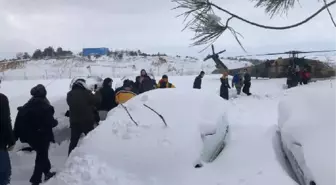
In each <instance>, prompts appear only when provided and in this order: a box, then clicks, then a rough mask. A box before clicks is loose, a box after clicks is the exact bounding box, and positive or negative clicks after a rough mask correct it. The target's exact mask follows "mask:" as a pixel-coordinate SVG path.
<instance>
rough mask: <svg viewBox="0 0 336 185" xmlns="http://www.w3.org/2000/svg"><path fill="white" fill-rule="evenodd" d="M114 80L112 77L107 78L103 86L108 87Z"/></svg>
mask: <svg viewBox="0 0 336 185" xmlns="http://www.w3.org/2000/svg"><path fill="white" fill-rule="evenodd" d="M111 82H113V80H112V79H111V78H105V79H104V81H103V87H107V86H108V84H109V83H111Z"/></svg>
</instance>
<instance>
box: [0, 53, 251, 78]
mask: <svg viewBox="0 0 336 185" xmlns="http://www.w3.org/2000/svg"><path fill="white" fill-rule="evenodd" d="M223 62H224V63H225V65H227V66H228V68H230V69H235V68H240V67H244V66H249V65H251V63H250V62H244V61H234V60H223ZM141 69H146V70H147V72H148V73H151V74H153V75H155V76H161V75H163V74H167V75H169V76H184V75H197V74H198V73H199V72H200V71H201V70H203V71H205V72H206V73H207V74H210V73H211V72H212V71H213V70H214V69H215V63H214V62H212V61H207V62H203V61H202V60H199V59H196V58H190V57H179V56H177V57H172V56H160V57H158V56H146V57H144V56H134V57H131V56H127V57H124V58H123V59H122V60H117V59H114V58H110V57H100V58H98V59H92V60H88V59H86V58H81V57H75V58H69V59H47V60H28V61H15V62H7V63H2V64H0V78H2V79H5V80H22V79H58V78H73V77H75V76H87V75H95V76H101V77H105V76H109V77H114V78H117V77H124V76H134V75H138V74H139V71H140V70H141Z"/></svg>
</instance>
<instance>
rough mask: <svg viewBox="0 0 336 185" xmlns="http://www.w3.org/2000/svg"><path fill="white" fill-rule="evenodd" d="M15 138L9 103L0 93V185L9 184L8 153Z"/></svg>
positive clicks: (9, 165) (9, 167)
mask: <svg viewBox="0 0 336 185" xmlns="http://www.w3.org/2000/svg"><path fill="white" fill-rule="evenodd" d="M14 145H15V137H14V133H13V130H12V121H11V118H10V108H9V101H8V98H7V96H6V95H4V94H2V93H0V184H1V185H7V184H9V183H10V176H11V163H10V159H9V154H8V151H9V150H11V149H13V147H14Z"/></svg>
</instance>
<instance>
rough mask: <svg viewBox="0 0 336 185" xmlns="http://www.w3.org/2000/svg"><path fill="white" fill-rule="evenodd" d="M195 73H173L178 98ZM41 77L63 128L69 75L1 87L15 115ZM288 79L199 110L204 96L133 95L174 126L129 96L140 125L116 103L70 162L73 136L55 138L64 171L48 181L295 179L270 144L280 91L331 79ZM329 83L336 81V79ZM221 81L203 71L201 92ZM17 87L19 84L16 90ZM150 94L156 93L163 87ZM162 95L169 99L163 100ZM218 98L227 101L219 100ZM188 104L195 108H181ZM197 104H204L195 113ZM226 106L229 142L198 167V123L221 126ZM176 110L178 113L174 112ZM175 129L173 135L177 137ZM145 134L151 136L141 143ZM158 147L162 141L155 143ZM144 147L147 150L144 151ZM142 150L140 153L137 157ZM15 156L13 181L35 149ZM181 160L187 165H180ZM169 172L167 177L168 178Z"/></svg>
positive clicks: (57, 162)
mask: <svg viewBox="0 0 336 185" xmlns="http://www.w3.org/2000/svg"><path fill="white" fill-rule="evenodd" d="M193 78H194V77H193V76H185V77H178V76H176V77H174V76H172V77H170V81H171V82H172V83H174V84H175V85H176V87H177V90H178V91H179V92H181V95H182V96H181V99H182V98H185V99H186V101H188V100H190V99H192V97H191V96H190V95H189V94H187V95H186V94H183V91H185V92H189V91H190V89H191V87H192V82H193ZM117 81H118V79H116V80H115V83H117ZM37 83H42V84H45V85H47V89H48V98H50V99H51V102H52V104H53V105H55V109H56V117H57V119H59V120H61V121H60V122H61V123H60V125H61V126H59V128H58V130H62V129H63V128H67V124H68V120H67V118H65V117H64V112H65V111H66V110H67V106H66V103H65V94H66V92H67V91H68V90H69V83H70V79H69V80H68V79H66V80H40V81H36V80H22V81H11V82H9V81H4V82H3V83H2V87H1V89H0V91H1V92H3V93H5V94H6V95H7V96H8V97H9V99H10V105H11V111H12V118H15V115H16V107H17V106H18V105H21V104H23V103H25V101H26V100H28V98H29V97H30V96H29V91H30V88H31V87H32V86H33V85H36V84H37ZM284 83H285V79H272V80H262V79H261V80H253V81H252V87H251V92H252V93H254V94H255V96H251V97H247V96H245V95H241V96H239V97H238V98H236V99H231V100H230V101H228V102H223V100H221V99H218V98H219V97H217V98H215V97H213V98H214V100H215V99H218V101H217V100H216V102H213V103H211V102H206V101H205V100H203V103H204V105H208V106H204V107H201V109H200V107H196V106H199V105H200V104H202V100H201V101H199V102H192V103H190V105H187V104H183V105H176V101H173V100H171V99H169V95H166V96H162V97H155V98H162V99H163V100H161V99H160V101H157V104H156V103H155V101H153V103H152V102H151V98H152V97H151V96H148V97H147V98H144V97H141V96H139V97H136V98H135V99H134V102H143V101H147V102H148V105H149V106H152V107H153V108H155V109H156V110H157V111H158V112H159V113H161V114H163V115H164V116H165V118H166V120H167V123H168V124H169V125H170V124H172V128H170V127H169V128H164V124H163V122H162V120H161V119H160V118H159V117H158V116H157V115H155V114H154V113H153V112H151V111H150V110H148V109H146V108H145V107H141V105H139V106H138V105H132V102H129V105H128V104H126V106H129V107H130V112H131V114H132V115H133V116H134V118H135V119H136V120H138V121H139V125H141V126H139V128H138V127H135V126H134V125H133V123H131V122H130V119H129V118H128V117H127V114H126V113H125V111H124V110H123V109H121V108H120V107H119V108H117V109H116V110H114V111H112V112H111V113H109V116H110V117H109V118H108V120H106V121H105V122H103V123H102V124H101V125H100V126H99V127H97V129H96V130H95V131H93V132H92V133H91V134H90V135H89V136H88V137H86V138H85V139H83V141H82V143H80V144H79V146H80V147H79V148H78V149H76V150H75V151H74V153H73V154H72V155H71V156H70V158H69V160H67V162H66V163H65V161H66V158H67V157H66V155H67V147H68V144H69V143H68V141H64V142H63V143H61V145H60V146H58V145H56V144H55V145H52V147H51V149H50V156H51V161H52V164H53V165H54V168H55V169H57V170H58V171H61V173H59V176H58V177H57V178H56V179H53V180H51V181H50V182H49V183H47V184H51V185H54V184H64V182H63V181H66V182H67V184H71V185H72V184H85V182H87V184H120V185H125V184H134V185H137V184H165V183H166V184H169V182H170V184H177V185H179V184H196V185H197V184H209V185H211V184H213V185H215V184H216V185H224V184H230V185H231V184H233V185H235V184H250V185H259V184H275V185H291V184H296V182H294V181H293V180H292V179H291V178H290V177H289V176H288V175H287V173H286V172H285V170H284V169H283V168H282V167H281V165H280V163H279V162H278V160H277V156H276V153H275V151H274V149H273V142H272V139H273V137H274V134H275V130H276V125H277V122H278V112H277V108H278V103H279V101H280V99H281V98H282V97H284V96H291V95H292V93H291V92H292V91H294V90H295V91H297V93H301V94H304V92H305V89H310V88H314V89H317V90H318V89H319V88H317V87H316V85H317V84H321V86H330V84H331V83H330V82H323V83H322V82H318V83H316V84H310V85H308V86H306V87H304V88H303V87H299V88H297V89H293V90H286V91H285V90H284V89H283V84H284ZM332 83H333V84H334V81H332ZM19 85H20V86H19ZM219 86H220V82H219V76H218V75H209V76H206V77H205V78H204V80H203V85H202V88H203V89H202V90H201V91H202V92H199V93H206V94H212V95H207V96H209V98H212V96H218V93H219ZM17 87H22V88H20V90H18V89H17ZM168 91H169V90H167V92H168ZM151 93H153V94H156V93H159V91H157V92H151ZM230 93H231V95H234V94H235V90H234V89H232V90H230ZM189 96H190V97H189ZM155 98H154V99H153V100H155ZM214 100H213V101H214ZM161 101H162V102H164V103H161V104H160V102H161ZM211 101H212V100H211ZM221 101H222V102H223V105H222V104H221V103H220V102H221ZM209 104H210V106H209ZM214 105H216V106H214ZM179 106H181V107H179ZM194 106H195V107H194ZM221 106H223V107H221ZM184 107H190V108H189V109H187V110H185V109H183V111H181V109H182V108H184ZM196 109H198V110H202V111H198V112H192V110H196ZM221 109H223V112H225V110H226V111H227V120H228V122H229V124H230V139H229V142H228V144H227V146H226V147H225V149H224V151H223V152H222V153H221V154H220V156H219V157H218V158H217V159H216V160H214V161H213V162H212V163H205V164H204V166H203V168H199V169H194V168H192V165H191V164H194V163H195V162H196V161H197V159H198V157H200V155H199V154H200V153H199V151H200V150H201V149H202V147H203V146H202V141H201V138H200V137H198V136H199V134H200V133H201V132H200V130H207V131H209V130H213V126H215V125H216V124H215V121H217V120H218V116H219V115H220V114H218V113H221V112H222V110H221ZM189 110H190V111H189ZM170 112H171V113H170ZM173 113H175V114H174V115H173ZM183 113H185V114H186V115H189V116H186V115H184V114H183ZM166 114H169V116H168V115H166ZM216 114H218V116H217V118H216V119H215V117H216V116H214V115H216ZM177 115H178V116H177ZM181 115H182V116H181ZM202 116H203V117H202ZM177 117H178V118H179V119H180V120H186V121H187V123H181V121H179V122H176V123H175V122H174V120H175V119H177ZM150 118H153V119H150ZM189 120H190V122H189ZM211 120H213V121H211ZM194 122H197V123H206V124H211V123H212V127H210V128H209V127H196V126H195V125H198V124H193V123H194ZM113 123H115V124H113ZM174 123H175V124H176V125H175V124H174ZM181 124H183V125H184V124H187V125H188V127H181V128H180V127H179V126H180V125H181ZM200 125H202V124H200ZM200 125H198V126H200ZM203 125H204V124H203ZM176 128H179V129H176ZM65 130H66V129H65ZM186 133H187V134H186ZM171 136H176V138H174V137H171ZM137 140H139V142H137ZM119 141H120V142H119ZM140 141H148V142H141V143H140ZM168 141H169V142H168ZM169 143H170V145H169ZM18 145H19V144H18ZM154 146H158V148H155V147H154ZM132 147H133V148H132ZM17 148H19V146H17ZM144 148H145V149H147V150H142V149H144ZM93 149H96V150H93ZM132 149H134V153H132V151H133V150H132ZM15 151H16V150H15ZM174 151H179V152H177V154H179V155H178V157H175V158H173V157H169V156H171V155H173V153H174ZM180 151H183V152H185V153H183V152H180ZM137 153H139V155H138V156H137ZM124 154H127V155H128V156H127V155H126V157H128V158H127V159H128V160H123V155H124ZM153 154H158V155H153ZM167 156H168V157H167ZM11 159H12V165H13V176H12V178H13V181H12V184H13V185H21V184H27V182H28V180H29V177H30V175H31V173H32V170H33V169H32V166H33V162H34V160H33V159H34V153H32V154H23V153H15V152H11ZM138 159H139V160H138ZM140 159H143V160H140ZM181 161H182V162H181ZM144 165H149V167H151V168H149V167H148V166H147V168H146V167H144ZM133 167H134V168H133ZM141 167H142V168H141ZM177 167H179V168H181V169H182V170H178V168H177ZM321 167H322V166H321ZM163 172H164V173H163ZM327 175H328V174H327ZM174 177H175V178H174ZM167 179H169V180H168V181H166V180H167ZM163 181H164V182H163Z"/></svg>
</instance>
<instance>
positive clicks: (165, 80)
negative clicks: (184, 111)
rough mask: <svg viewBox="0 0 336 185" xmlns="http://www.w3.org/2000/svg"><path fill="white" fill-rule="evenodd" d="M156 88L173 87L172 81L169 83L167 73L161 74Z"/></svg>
mask: <svg viewBox="0 0 336 185" xmlns="http://www.w3.org/2000/svg"><path fill="white" fill-rule="evenodd" d="M156 88H175V86H174V85H173V84H172V83H169V81H168V76H167V75H163V76H162V79H161V80H160V81H159V83H158V84H157V85H156Z"/></svg>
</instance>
